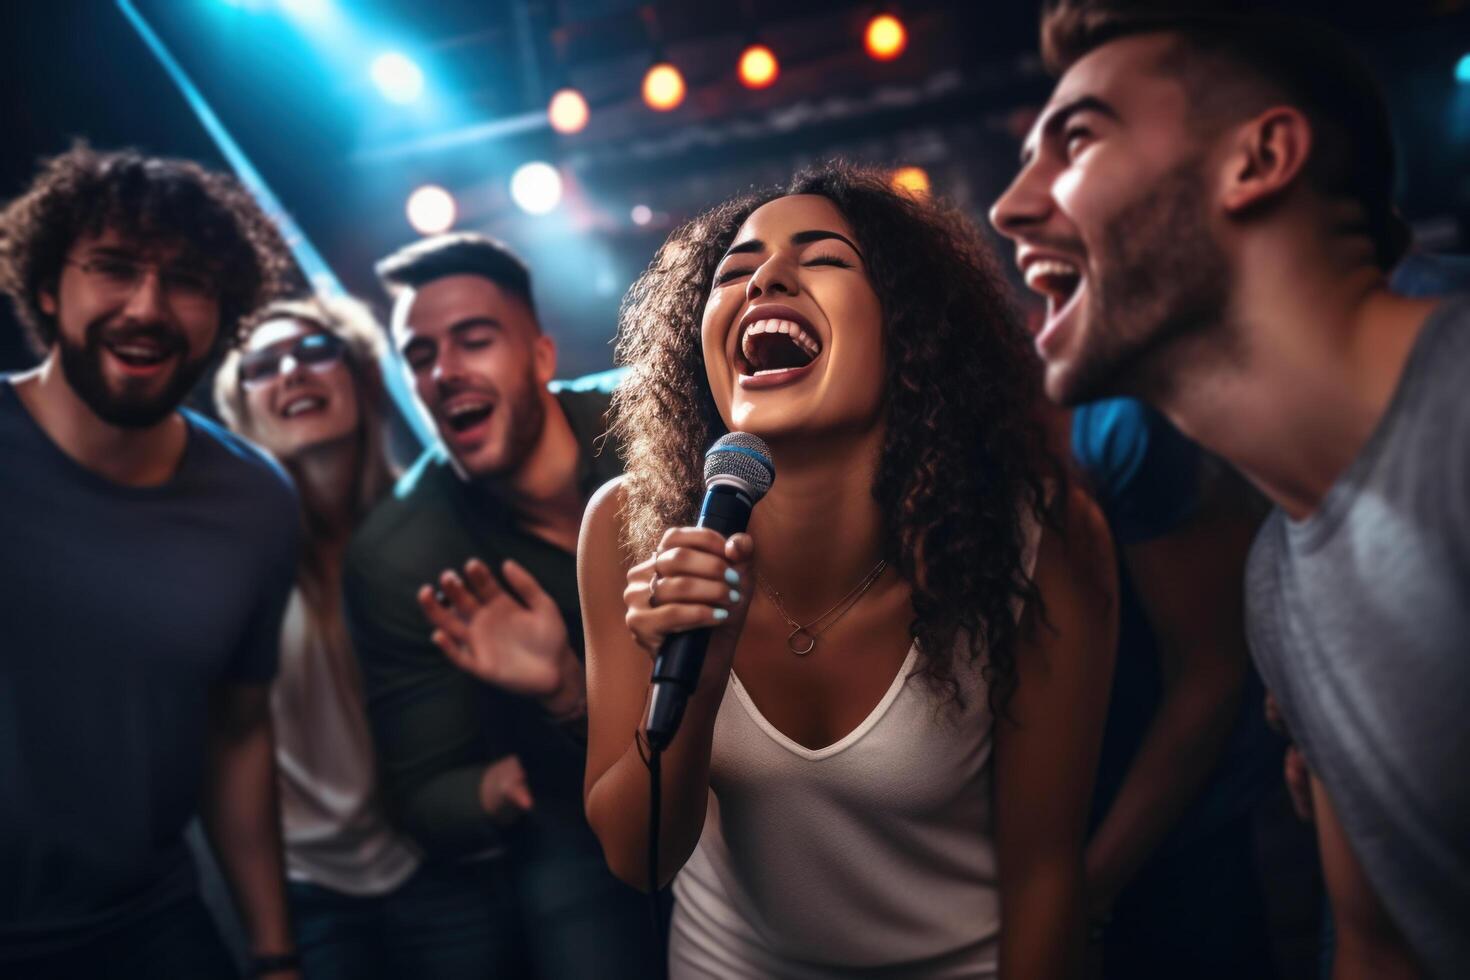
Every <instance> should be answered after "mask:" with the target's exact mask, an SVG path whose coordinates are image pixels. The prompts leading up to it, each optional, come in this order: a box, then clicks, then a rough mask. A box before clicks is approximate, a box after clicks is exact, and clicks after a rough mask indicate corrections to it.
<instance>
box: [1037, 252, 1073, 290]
mask: <svg viewBox="0 0 1470 980" xmlns="http://www.w3.org/2000/svg"><path fill="white" fill-rule="evenodd" d="M1081 275H1082V272H1081V270H1079V269H1078V268H1077V266H1075V265H1073V264H1072V263H1071V262H1063V261H1061V260H1060V259H1037V260H1036V261H1034V262H1031V263H1029V264H1028V265H1027V266H1026V285H1027V286H1028V287H1030V288H1031V289H1034V290H1036V291H1037V292H1039V293H1041V292H1048V290H1046V289H1044V288H1042V286H1041V285H1040V282H1041V280H1043V279H1049V278H1054V277H1055V278H1062V279H1079V278H1081Z"/></svg>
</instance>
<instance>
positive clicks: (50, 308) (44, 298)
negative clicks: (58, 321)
mask: <svg viewBox="0 0 1470 980" xmlns="http://www.w3.org/2000/svg"><path fill="white" fill-rule="evenodd" d="M36 305H37V306H39V307H40V308H41V312H42V313H44V314H46V315H47V316H50V317H54V316H56V311H57V310H58V309H60V307H59V306H58V305H57V303H56V290H55V289H52V288H49V287H48V288H42V289H38V290H36Z"/></svg>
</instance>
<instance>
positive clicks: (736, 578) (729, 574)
mask: <svg viewBox="0 0 1470 980" xmlns="http://www.w3.org/2000/svg"><path fill="white" fill-rule="evenodd" d="M725 581H726V582H729V583H730V584H731V585H739V584H740V573H739V572H737V571H735V569H733V568H727V569H725Z"/></svg>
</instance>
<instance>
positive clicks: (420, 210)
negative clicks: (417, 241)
mask: <svg viewBox="0 0 1470 980" xmlns="http://www.w3.org/2000/svg"><path fill="white" fill-rule="evenodd" d="M405 210H406V211H407V212H408V223H409V224H410V225H412V226H413V230H414V231H416V232H418V233H419V234H420V235H437V234H439V233H440V232H444V231H448V230H449V229H450V228H453V227H454V219H455V217H456V216H457V214H458V211H459V209H458V208H457V207H455V204H454V195H453V194H450V193H449V192H448V191H446V190H445V189H444V188H442V187H439V186H437V185H435V184H425V185H424V186H423V187H420V188H419V189H418V190H416V191H414V192H413V193H412V194H410V195H408V207H407V208H405Z"/></svg>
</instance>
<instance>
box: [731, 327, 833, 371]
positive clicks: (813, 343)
mask: <svg viewBox="0 0 1470 980" xmlns="http://www.w3.org/2000/svg"><path fill="white" fill-rule="evenodd" d="M758 333H782V334H786V335H787V336H788V337H790V338H791V340H792V342H793V343H795V344H796V346H798V347H800V348H801V349H802V350H804V351H806V352H807V353H808V354H810V355H811V356H812V357H816V356H817V355H818V354H820V353H821V352H822V345H821V344H819V343H818V342H817V338H816V337H814V336H812V335H811V333H810V332H808V331H807V329H806V328H805V327H803V326H802V325H801V324H799V323H797V322H795V321H793V320H757V321H755V322H754V323H752V324H751V325H750V326H748V327H746V328H745V333H744V335H743V336H741V338H740V350H741V352H742V353H744V354H745V356H746V358H747V359H749V358H750V356H751V349H750V338H751V337H753V336H755V335H756V334H758ZM757 373H764V372H757Z"/></svg>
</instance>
